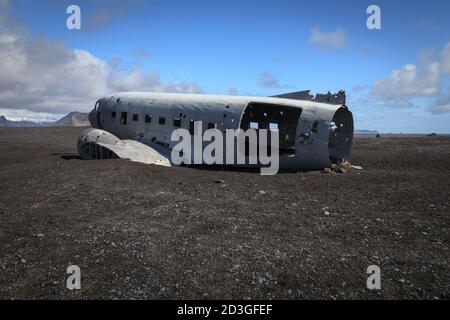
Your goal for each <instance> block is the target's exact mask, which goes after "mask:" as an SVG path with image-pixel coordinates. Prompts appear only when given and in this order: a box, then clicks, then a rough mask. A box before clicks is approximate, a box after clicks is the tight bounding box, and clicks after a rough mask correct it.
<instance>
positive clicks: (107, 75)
mask: <svg viewBox="0 0 450 320" xmlns="http://www.w3.org/2000/svg"><path fill="white" fill-rule="evenodd" d="M138 53H140V54H141V56H142V54H143V53H144V52H143V51H142V50H140V51H138ZM148 57H149V56H148ZM134 90H136V91H138V90H139V91H159V92H189V93H196V92H201V88H200V86H199V85H198V84H197V83H196V82H187V83H186V82H181V81H170V82H167V83H163V82H161V80H160V77H159V74H158V72H157V71H156V70H150V71H145V70H143V69H142V68H141V67H139V66H133V67H131V68H128V69H121V68H120V61H118V62H117V63H108V62H106V61H104V60H102V59H100V58H98V57H96V56H94V55H93V54H91V53H90V52H88V51H86V50H82V49H75V50H71V49H69V48H68V47H67V45H66V44H65V43H64V42H60V41H54V40H51V39H49V38H47V37H45V36H38V37H34V38H31V37H28V36H27V35H26V34H25V33H17V32H12V31H10V30H8V29H6V28H3V27H1V26H0V108H4V109H22V110H27V111H29V112H43V113H50V114H65V113H68V112H71V111H73V110H79V111H88V110H90V109H91V108H92V106H93V105H94V103H95V101H96V100H97V99H98V98H99V97H102V96H104V95H109V94H111V93H113V92H118V91H134Z"/></svg>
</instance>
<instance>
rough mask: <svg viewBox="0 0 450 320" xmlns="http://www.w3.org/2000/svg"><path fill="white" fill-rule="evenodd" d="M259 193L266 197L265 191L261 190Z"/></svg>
mask: <svg viewBox="0 0 450 320" xmlns="http://www.w3.org/2000/svg"><path fill="white" fill-rule="evenodd" d="M258 193H259V194H261V195H265V194H266V192H265V191H264V190H259V191H258Z"/></svg>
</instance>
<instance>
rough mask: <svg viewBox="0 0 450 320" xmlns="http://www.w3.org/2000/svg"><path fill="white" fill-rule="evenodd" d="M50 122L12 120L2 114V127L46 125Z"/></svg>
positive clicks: (0, 125)
mask: <svg viewBox="0 0 450 320" xmlns="http://www.w3.org/2000/svg"><path fill="white" fill-rule="evenodd" d="M47 125H48V124H46V123H41V122H33V121H12V120H8V119H6V118H5V117H4V116H0V127H8V128H13V127H45V126H47Z"/></svg>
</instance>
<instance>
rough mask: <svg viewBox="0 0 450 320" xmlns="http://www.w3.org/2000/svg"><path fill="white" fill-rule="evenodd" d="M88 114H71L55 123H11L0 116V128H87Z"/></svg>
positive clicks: (11, 121) (88, 124)
mask: <svg viewBox="0 0 450 320" xmlns="http://www.w3.org/2000/svg"><path fill="white" fill-rule="evenodd" d="M90 125H91V124H90V123H89V114H88V113H82V112H76V111H75V112H71V113H69V114H68V115H67V116H65V117H63V118H61V119H59V120H58V121H55V122H34V121H13V120H8V119H6V118H5V117H4V116H0V127H9V128H11V127H16V128H18V127H50V126H56V127H89V126H90Z"/></svg>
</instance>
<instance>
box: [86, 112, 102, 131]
mask: <svg viewBox="0 0 450 320" xmlns="http://www.w3.org/2000/svg"><path fill="white" fill-rule="evenodd" d="M97 113H98V111H97V110H95V109H94V110H92V111H91V112H90V113H89V122H90V123H91V126H92V127H93V128H97V129H98V128H100V124H99V122H98V116H97Z"/></svg>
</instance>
